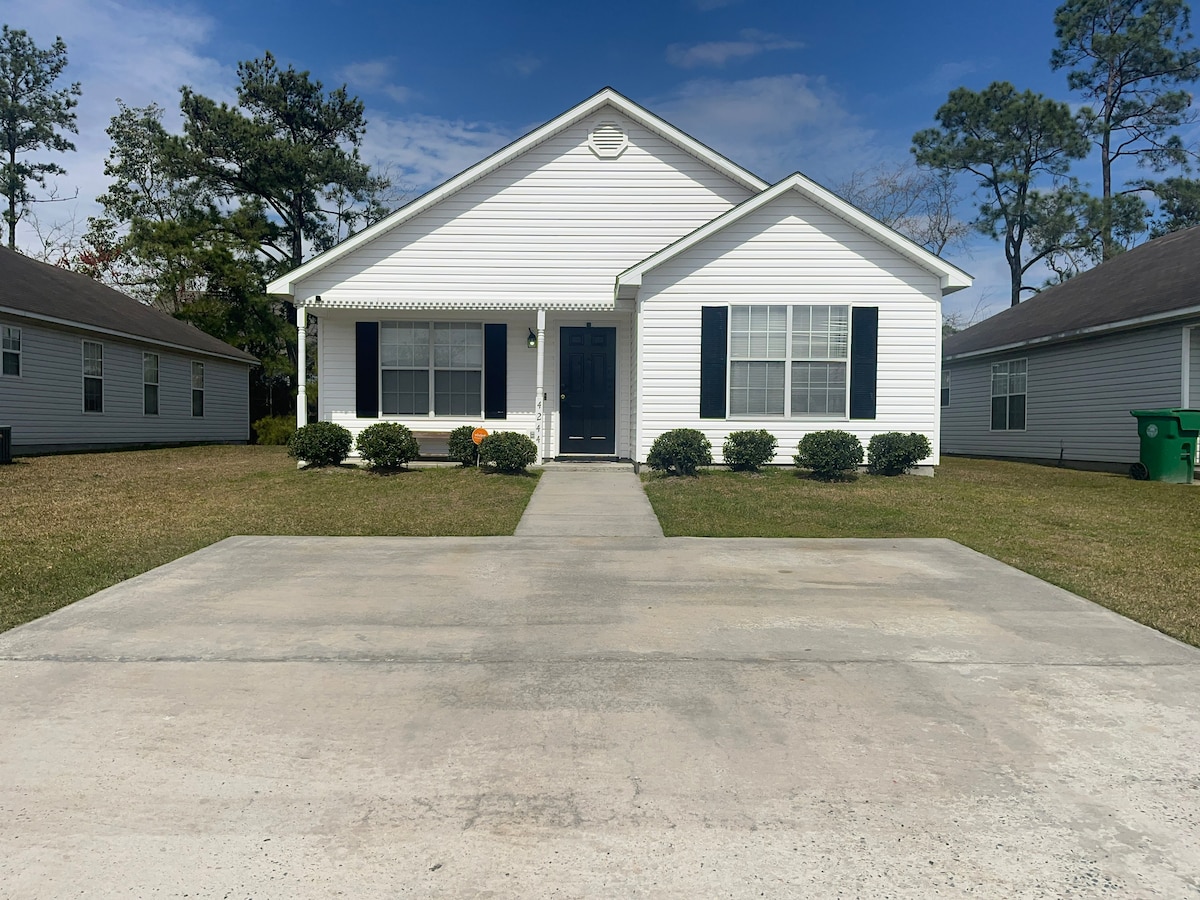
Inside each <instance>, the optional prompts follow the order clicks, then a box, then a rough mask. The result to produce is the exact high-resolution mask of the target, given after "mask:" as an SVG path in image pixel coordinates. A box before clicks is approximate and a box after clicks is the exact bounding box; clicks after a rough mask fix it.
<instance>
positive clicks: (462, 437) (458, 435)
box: [447, 425, 479, 466]
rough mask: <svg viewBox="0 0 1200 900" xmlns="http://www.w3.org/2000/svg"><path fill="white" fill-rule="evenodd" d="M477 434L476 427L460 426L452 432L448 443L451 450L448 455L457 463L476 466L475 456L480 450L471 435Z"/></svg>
mask: <svg viewBox="0 0 1200 900" xmlns="http://www.w3.org/2000/svg"><path fill="white" fill-rule="evenodd" d="M474 433H475V426H474V425H459V426H458V427H457V428H455V429H454V430H453V431H452V432H450V439H449V440H448V441H447V444H448V446H449V450H448V452H447V455H448V456H449V457H450V458H451V459H452V460H454V461H455V462H458V463H462V464H463V465H464V466H473V465H475V458H476V456H475V454H476V453H477V452H478V451H479V448H478V447H477V446H476V445H475V441H474V439H472V437H471V435H472V434H474Z"/></svg>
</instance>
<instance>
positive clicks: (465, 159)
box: [362, 111, 513, 194]
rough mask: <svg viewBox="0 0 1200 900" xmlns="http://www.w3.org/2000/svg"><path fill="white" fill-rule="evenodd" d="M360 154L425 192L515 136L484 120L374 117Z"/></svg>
mask: <svg viewBox="0 0 1200 900" xmlns="http://www.w3.org/2000/svg"><path fill="white" fill-rule="evenodd" d="M368 118H369V119H370V127H369V128H368V129H367V136H366V139H365V140H364V141H363V148H362V156H363V159H365V160H366V161H367V162H368V163H370V165H371V167H372V168H373V169H376V170H378V171H381V172H386V173H387V174H388V177H390V178H391V180H392V182H393V184H397V185H402V186H404V187H405V188H411V189H412V192H413V193H416V194H419V193H424V192H425V191H426V190H428V189H429V188H431V187H435V186H437V185H439V184H441V183H442V182H443V181H445V180H446V179H448V178H451V177H452V176H454V175H457V174H458V173H459V172H461V171H463V170H464V169H466V168H469V167H470V166H473V165H474V164H475V163H477V162H479V160H481V159H483V158H484V157H486V156H488V155H490V154H491V153H493V152H494V151H496V150H498V149H500V148H501V147H503V146H504V145H505V144H507V143H509V141H511V140H512V137H513V136H512V135H510V134H508V133H506V132H505V131H503V130H501V129H499V128H497V127H496V126H494V125H490V124H487V123H481V122H464V121H462V120H451V119H442V118H439V117H436V116H406V117H403V118H391V117H387V116H373V115H370V113H369V111H368Z"/></svg>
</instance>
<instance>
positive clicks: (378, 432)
mask: <svg viewBox="0 0 1200 900" xmlns="http://www.w3.org/2000/svg"><path fill="white" fill-rule="evenodd" d="M354 445H355V446H356V447H357V448H358V455H359V456H361V457H362V458H363V460H364V461H365V462H366V464H367V465H368V466H370V467H371V468H372V469H400V468H403V467H404V466H406V465H408V464H409V463H410V462H412V461H413V460H414V459H416V458H417V456H419V455H420V453H421V447H420V445H419V444H418V443H417V439H416V438H415V437H413V433H412V432H411V431H409V430H408V428H407V427H405V426H404V425H401V424H400V423H399V422H376V423H375V424H374V425H371V426H370V427H368V428H364V429H363V430H362V431H361V432H359V435H358V439H357V440H356V441H355V442H354Z"/></svg>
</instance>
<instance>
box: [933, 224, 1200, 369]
mask: <svg viewBox="0 0 1200 900" xmlns="http://www.w3.org/2000/svg"><path fill="white" fill-rule="evenodd" d="M1191 307H1200V226H1197V227H1195V228H1188V229H1185V230H1183V231H1176V232H1172V233H1171V234H1168V235H1164V236H1163V237H1160V238H1156V239H1155V240H1153V241H1148V242H1147V243H1145V244H1142V245H1141V246H1139V247H1135V248H1134V249H1132V250H1129V251H1127V252H1126V253H1122V254H1121V255H1120V256H1118V257H1116V258H1114V259H1110V260H1109V261H1108V262H1106V263H1103V264H1101V265H1099V266H1096V268H1094V269H1090V270H1088V271H1087V272H1084V273H1083V274H1082V275H1076V276H1075V277H1074V278H1072V279H1071V280H1070V281H1067V282H1065V283H1063V284H1060V285H1056V286H1055V287H1052V288H1050V289H1048V290H1045V291H1043V292H1042V293H1040V294H1038V295H1037V296H1036V297H1031V298H1030V299H1029V300H1026V301H1024V302H1023V303H1021V304H1020V305H1019V306H1013V307H1010V308H1009V309H1006V310H1005V311H1004V312H1002V313H999V314H997V315H994V316H992V317H991V318H990V319H984V320H983V321H982V322H980V323H979V324H978V325H972V326H971V327H970V328H967V329H965V330H963V331H960V332H959V333H958V334H954V335H951V336H950V337H948V338H946V340H945V342H944V343H943V345H942V355H943V356H944V357H946V358H950V357H954V356H960V355H962V354H964V353H975V352H981V351H986V350H990V349H992V348H995V347H1005V346H1009V345H1012V344H1021V343H1024V342H1026V341H1033V340H1037V339H1039V338H1041V339H1045V340H1058V339H1066V338H1069V337H1071V336H1073V335H1074V334H1077V333H1078V332H1080V331H1082V330H1084V329H1088V328H1096V327H1099V326H1103V325H1111V324H1113V323H1115V322H1125V321H1128V320H1130V319H1139V318H1141V317H1143V316H1154V315H1167V314H1170V313H1172V312H1174V311H1176V310H1183V309H1188V308H1191Z"/></svg>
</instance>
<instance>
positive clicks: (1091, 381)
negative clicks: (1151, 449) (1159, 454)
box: [942, 324, 1183, 463]
mask: <svg viewBox="0 0 1200 900" xmlns="http://www.w3.org/2000/svg"><path fill="white" fill-rule="evenodd" d="M1013 359H1025V360H1027V362H1028V379H1027V380H1028V392H1027V394H1026V425H1025V430H1024V431H992V430H991V371H992V363H995V362H1003V361H1005V360H1013ZM1182 362H1183V334H1182V326H1181V325H1179V324H1173V325H1161V326H1156V327H1151V328H1143V329H1139V330H1136V331H1128V332H1123V333H1121V334H1115V335H1107V336H1103V337H1096V338H1089V339H1085V340H1078V341H1071V342H1068V343H1062V344H1056V345H1051V346H1048V347H1044V348H1039V349H1026V350H1024V351H1011V352H1005V353H1002V354H995V355H990V356H984V357H977V358H973V359H970V360H963V361H959V362H947V363H945V364H944V365H945V367H946V369H947V370H948V371H949V372H950V405H949V406H947V407H944V408H943V409H942V451H943V452H944V453H957V454H964V455H969V456H1007V457H1015V458H1028V459H1045V460H1056V459H1063V460H1064V461H1068V462H1071V461H1078V462H1096V463H1131V462H1136V461H1137V459H1138V453H1139V450H1138V436H1137V427H1136V424H1135V421H1134V419H1133V417H1132V416H1130V415H1129V411H1130V410H1131V409H1145V408H1155V407H1176V406H1179V404H1180V402H1181V400H1182V385H1183V381H1182V368H1181V367H1182Z"/></svg>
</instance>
